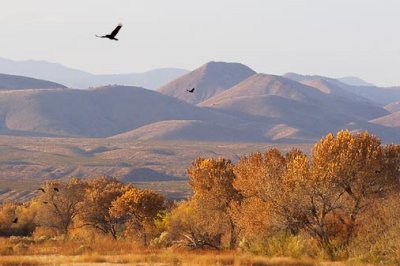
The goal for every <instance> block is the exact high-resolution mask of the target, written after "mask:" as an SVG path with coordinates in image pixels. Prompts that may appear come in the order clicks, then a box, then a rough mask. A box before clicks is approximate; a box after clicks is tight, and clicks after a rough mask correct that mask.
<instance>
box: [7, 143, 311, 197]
mask: <svg viewBox="0 0 400 266" xmlns="http://www.w3.org/2000/svg"><path fill="white" fill-rule="evenodd" d="M293 146H295V147H299V148H300V149H302V150H303V151H305V152H308V151H309V150H310V149H311V147H312V145H310V144H296V145H291V144H268V143H220V142H189V141H123V140H117V139H104V138H99V139H93V138H91V139H85V138H39V137H37V138H30V137H13V136H0V202H1V201H5V200H13V201H14V200H17V201H25V200H29V199H30V198H32V197H33V196H34V195H35V193H37V192H38V191H37V188H38V187H39V186H40V185H41V184H42V183H43V182H44V181H45V180H50V179H65V178H69V177H78V178H91V177H97V176H104V175H105V176H112V177H115V178H117V179H119V180H121V181H123V182H132V183H134V184H135V185H136V186H137V187H139V188H148V189H153V190H156V191H158V192H160V193H162V194H164V195H166V196H167V197H168V198H170V199H182V198H187V197H188V196H189V195H190V193H191V192H190V189H189V187H188V184H187V174H186V169H187V168H188V167H189V166H190V164H191V162H192V161H193V160H195V159H196V158H198V157H214V158H215V157H224V158H228V159H231V160H233V161H236V160H238V159H239V157H240V156H243V155H246V154H249V153H251V152H255V151H261V152H263V151H265V150H266V149H268V148H271V147H278V148H279V149H281V150H282V151H283V152H285V151H288V150H289V149H291V148H292V147H293Z"/></svg>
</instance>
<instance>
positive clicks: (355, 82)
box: [337, 77, 375, 87]
mask: <svg viewBox="0 0 400 266" xmlns="http://www.w3.org/2000/svg"><path fill="white" fill-rule="evenodd" d="M337 80H339V81H340V82H342V83H344V84H347V85H351V86H368V87H375V85H374V84H372V83H369V82H366V81H365V80H362V79H360V78H357V77H343V78H338V79H337Z"/></svg>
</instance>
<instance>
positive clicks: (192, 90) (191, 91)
mask: <svg viewBox="0 0 400 266" xmlns="http://www.w3.org/2000/svg"><path fill="white" fill-rule="evenodd" d="M194 90H195V88H193V89H191V90H186V91H187V92H190V93H193V92H194Z"/></svg>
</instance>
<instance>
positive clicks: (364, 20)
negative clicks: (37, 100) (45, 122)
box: [0, 0, 400, 86]
mask: <svg viewBox="0 0 400 266" xmlns="http://www.w3.org/2000/svg"><path fill="white" fill-rule="evenodd" d="M0 4H1V9H2V11H1V14H0V36H1V41H0V57H3V58H7V59H13V60H27V59H33V60H46V61H50V62H56V63H61V64H63V65H66V66H69V67H73V68H77V69H81V70H85V71H88V72H91V73H94V74H106V73H107V74H116V73H130V72H143V71H146V70H150V69H155V68H162V67H177V68H184V69H188V70H192V69H195V68H197V67H198V66H200V65H202V64H204V63H206V62H208V61H225V62H240V63H243V64H245V65H248V66H249V67H251V68H253V69H254V70H255V71H257V72H261V73H269V74H284V73H286V72H297V73H301V74H318V75H325V76H330V77H342V76H357V77H360V78H362V79H365V80H367V81H368V82H372V83H374V84H377V85H381V86H390V85H400V75H399V71H400V34H399V26H400V16H399V12H400V1H399V0H384V1H382V0H380V1H379V0H273V1H272V0H112V1H111V0H57V1H55V0H35V1H33V0H0ZM120 22H121V23H123V25H124V26H123V28H122V29H121V31H120V33H119V35H118V37H117V38H119V39H120V41H118V42H115V41H109V40H106V39H98V38H95V37H94V35H95V34H107V33H109V32H111V31H112V30H113V29H114V27H115V26H116V25H117V24H118V23H120Z"/></svg>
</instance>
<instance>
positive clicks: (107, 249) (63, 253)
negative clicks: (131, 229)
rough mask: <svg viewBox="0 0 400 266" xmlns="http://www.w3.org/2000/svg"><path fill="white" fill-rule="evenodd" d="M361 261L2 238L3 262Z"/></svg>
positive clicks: (121, 243)
mask: <svg viewBox="0 0 400 266" xmlns="http://www.w3.org/2000/svg"><path fill="white" fill-rule="evenodd" d="M98 263H99V264H102V265H115V264H128V265H259V266H261V265H361V264H360V263H355V262H328V261H319V260H315V259H309V258H299V259H294V258H284V257H273V258H269V257H263V256H255V255H252V254H249V253H245V252H242V251H239V250H238V251H210V250H187V249H177V248H175V249H172V248H168V249H159V248H156V249H152V248H144V247H141V246H139V245H137V244H135V243H134V242H132V241H128V240H126V241H121V240H119V241H113V240H109V239H104V240H97V241H95V242H92V243H86V244H85V242H82V241H62V240H56V239H53V240H44V241H32V240H29V238H0V265H65V264H73V265H92V264H98Z"/></svg>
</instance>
